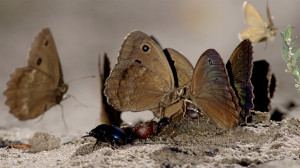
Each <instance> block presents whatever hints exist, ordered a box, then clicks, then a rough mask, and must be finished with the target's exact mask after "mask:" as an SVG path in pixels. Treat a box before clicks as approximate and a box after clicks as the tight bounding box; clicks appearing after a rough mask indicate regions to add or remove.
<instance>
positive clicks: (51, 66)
mask: <svg viewBox="0 0 300 168" xmlns="http://www.w3.org/2000/svg"><path fill="white" fill-rule="evenodd" d="M67 90H68V85H67V84H65V83H64V80H63V74H62V68H61V64H60V61H59V57H58V53H57V50H56V46H55V43H54V39H53V37H52V34H51V32H50V29H49V28H44V29H43V30H42V31H41V32H40V33H39V34H38V36H37V37H36V38H35V40H34V42H33V43H32V46H31V49H30V52H29V58H28V66H26V67H21V68H17V69H15V71H14V72H13V73H12V74H11V78H10V80H9V81H8V83H7V89H6V90H5V92H4V95H5V96H6V97H7V100H6V102H5V104H7V105H8V106H9V108H10V113H12V114H13V115H14V116H15V117H17V118H18V119H19V120H28V119H33V118H36V117H38V116H40V115H41V114H43V113H45V112H46V111H47V110H48V109H50V108H51V107H52V106H54V105H56V104H59V103H60V102H61V101H62V100H63V95H64V94H65V93H66V92H67Z"/></svg>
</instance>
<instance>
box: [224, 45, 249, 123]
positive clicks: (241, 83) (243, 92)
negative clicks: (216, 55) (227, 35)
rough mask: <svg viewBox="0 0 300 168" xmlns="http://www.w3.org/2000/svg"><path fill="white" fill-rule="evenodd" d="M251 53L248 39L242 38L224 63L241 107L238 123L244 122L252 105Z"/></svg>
mask: <svg viewBox="0 0 300 168" xmlns="http://www.w3.org/2000/svg"><path fill="white" fill-rule="evenodd" d="M252 53H253V51H252V44H251V42H250V41H249V40H243V41H242V42H241V43H240V44H239V45H238V46H237V47H236V49H235V50H234V51H233V53H232V55H231V57H230V58H229V60H228V62H227V64H226V69H227V72H228V76H229V79H230V84H231V86H232V88H233V90H234V91H235V95H236V96H237V98H238V100H239V105H240V107H241V108H242V111H241V114H240V116H241V121H240V123H246V119H247V117H248V116H249V110H250V109H253V107H254V105H253V97H254V95H253V86H252V83H251V80H250V79H251V76H252V69H253V62H252V60H253V57H252Z"/></svg>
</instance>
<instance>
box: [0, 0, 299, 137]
mask: <svg viewBox="0 0 300 168" xmlns="http://www.w3.org/2000/svg"><path fill="white" fill-rule="evenodd" d="M243 2H244V1H242V0H236V1H225V0H184V1H180V0H164V1H161V0H152V1H147V0H127V1H123V0H98V1H96V0H85V1H82V0H81V1H80V0H63V1H62V0H43V1H40V0H23V1H18V0H0V56H1V61H0V68H1V71H0V77H1V79H0V82H1V83H0V92H3V91H4V90H5V89H6V82H7V81H8V80H9V78H10V77H9V76H10V74H11V73H12V72H13V70H14V69H15V68H16V67H20V66H26V64H27V56H28V52H29V48H30V46H31V43H32V42H33V40H34V38H35V36H36V35H37V34H38V32H39V31H40V30H41V29H42V28H44V27H50V29H51V31H52V34H53V36H54V39H55V42H56V46H57V50H58V53H59V56H60V60H61V64H62V67H63V73H64V79H65V82H68V81H70V80H72V79H75V78H79V77H82V76H87V75H96V76H97V77H98V65H97V62H98V55H99V54H100V55H103V53H104V52H107V53H108V55H109V58H110V60H111V62H112V66H114V65H115V63H116V60H117V56H118V51H119V49H120V46H121V44H122V41H123V39H124V37H125V36H126V35H127V34H128V33H129V32H131V31H133V30H141V31H143V32H145V33H147V34H148V35H154V36H155V37H156V38H157V39H158V41H159V42H160V43H161V44H162V46H163V47H164V48H166V47H171V48H174V49H176V50H178V51H180V52H182V53H183V54H184V55H185V56H186V57H187V58H188V59H189V60H190V61H191V62H192V64H193V65H195V63H196V61H197V60H198V58H199V56H200V55H201V54H202V53H203V52H204V51H205V50H206V49H208V48H214V49H216V50H217V51H218V52H219V53H220V54H221V56H222V57H223V59H224V62H226V61H227V60H228V58H229V57H230V55H231V53H232V52H233V50H234V49H235V47H236V46H237V45H238V44H239V42H240V40H239V39H238V33H239V32H240V31H241V30H243V29H245V28H246V27H247V25H246V24H245V22H244V15H243V11H242V4H243ZM249 2H250V3H251V4H252V5H253V6H254V7H255V8H256V9H257V10H258V11H259V12H260V13H261V14H262V16H263V17H264V18H265V19H266V4H267V1H265V0H262V1H254V0H253V1H249ZM299 6H300V1H299V0H289V1H282V0H269V7H270V10H271V14H272V15H273V16H274V23H275V26H277V27H278V28H279V30H280V31H284V29H285V27H286V26H287V25H288V24H291V25H292V26H293V27H294V29H293V30H292V36H293V37H294V36H296V35H300V19H299V14H300V12H299ZM281 46H282V39H281V37H280V35H279V33H278V34H277V35H276V38H275V40H274V42H273V43H270V42H268V44H267V46H266V43H259V44H256V45H254V60H260V59H266V60H267V61H269V62H270V64H271V66H272V70H273V72H274V73H275V75H276V77H277V80H278V88H277V92H276V93H275V97H274V99H273V102H272V103H273V104H272V106H273V107H276V106H284V105H285V104H287V103H288V102H290V101H298V100H299V93H298V92H297V90H296V89H295V87H294V85H295V82H294V78H293V77H292V75H291V74H288V73H285V72H284V69H285V67H286V64H285V62H284V61H283V59H282V56H281V54H280V50H281ZM296 46H298V47H300V44H299V41H297V42H296ZM99 89H100V88H99V79H98V78H89V79H83V80H76V81H74V82H72V83H70V88H69V91H68V94H71V95H73V96H75V97H76V98H77V99H78V100H79V101H80V102H82V103H83V104H85V105H87V106H88V108H84V107H82V106H80V105H79V104H78V103H77V102H76V101H74V100H73V99H72V98H70V99H67V100H65V101H63V102H62V103H61V104H62V105H63V111H64V115H65V119H66V122H67V124H68V129H67V128H65V127H64V124H63V121H62V119H61V114H62V109H61V108H60V106H55V107H53V108H52V109H50V110H49V111H47V112H46V113H45V115H44V116H43V118H42V119H41V118H40V117H39V118H37V119H34V120H30V121H25V122H20V121H18V119H16V118H14V116H13V115H11V114H10V113H9V112H8V110H9V109H8V107H7V106H6V105H4V102H5V97H4V95H3V94H1V96H0V102H1V104H2V105H1V106H0V108H1V109H0V114H1V115H0V116H1V117H0V127H2V128H3V127H4V128H10V127H26V128H28V129H35V130H45V131H50V132H55V133H69V134H84V132H85V131H89V130H90V129H92V128H94V127H95V126H96V125H97V124H99V113H100V91H99ZM146 114H147V115H145V113H134V114H132V113H128V114H127V115H124V116H122V117H123V119H125V120H126V121H136V120H137V119H145V118H147V119H150V118H151V113H149V112H148V113H146ZM145 116H147V117H145ZM39 120H40V121H39Z"/></svg>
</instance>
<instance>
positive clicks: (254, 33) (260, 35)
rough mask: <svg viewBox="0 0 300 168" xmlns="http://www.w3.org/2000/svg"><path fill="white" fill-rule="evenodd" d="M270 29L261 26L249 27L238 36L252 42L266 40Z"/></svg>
mask: <svg viewBox="0 0 300 168" xmlns="http://www.w3.org/2000/svg"><path fill="white" fill-rule="evenodd" d="M269 34H270V30H269V29H267V28H263V27H249V28H247V29H245V30H243V31H242V32H241V33H240V34H239V37H240V39H242V40H245V39H250V40H251V42H252V43H258V42H262V41H265V40H267V39H268V38H269V37H271V35H269Z"/></svg>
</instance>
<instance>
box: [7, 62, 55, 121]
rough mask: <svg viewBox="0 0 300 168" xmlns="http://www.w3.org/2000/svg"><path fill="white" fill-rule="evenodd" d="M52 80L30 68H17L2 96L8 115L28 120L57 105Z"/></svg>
mask: <svg viewBox="0 0 300 168" xmlns="http://www.w3.org/2000/svg"><path fill="white" fill-rule="evenodd" d="M53 82H54V81H53V80H52V78H49V77H48V76H47V75H45V74H43V72H41V71H39V70H36V69H33V68H30V67H23V68H17V69H16V70H15V71H14V73H13V74H12V75H11V79H10V81H9V82H8V83H7V90H6V91H5V92H4V94H5V95H6V97H7V100H6V102H5V103H6V104H7V105H8V106H9V107H10V113H12V114H13V115H14V116H16V117H17V118H18V119H20V120H28V119H33V118H36V117H38V116H39V115H41V114H43V113H44V112H45V111H47V110H48V109H49V108H51V107H52V106H53V105H55V104H57V99H56V96H55V95H56V94H55V92H54V90H55V87H54V85H47V83H53Z"/></svg>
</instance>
